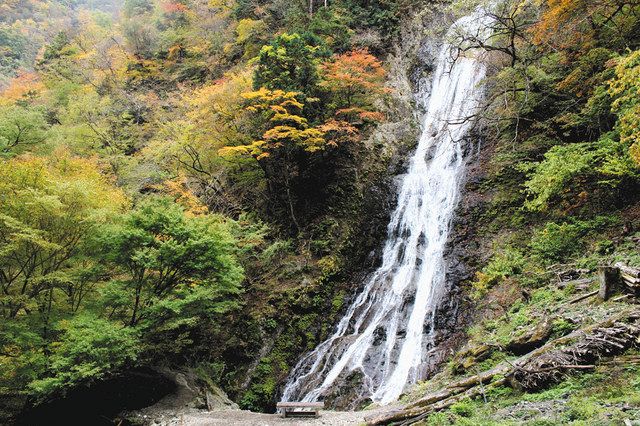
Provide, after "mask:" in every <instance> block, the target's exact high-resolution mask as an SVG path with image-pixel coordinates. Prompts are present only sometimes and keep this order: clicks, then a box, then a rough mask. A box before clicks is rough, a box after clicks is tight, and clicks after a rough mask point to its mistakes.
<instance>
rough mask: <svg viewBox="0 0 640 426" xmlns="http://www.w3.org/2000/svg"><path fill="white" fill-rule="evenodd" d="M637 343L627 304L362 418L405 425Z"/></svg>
mask: <svg viewBox="0 0 640 426" xmlns="http://www.w3.org/2000/svg"><path fill="white" fill-rule="evenodd" d="M639 342H640V310H637V309H631V310H627V311H624V312H622V313H620V314H618V315H615V316H612V317H610V318H608V319H606V320H604V321H601V322H599V323H597V324H594V325H592V326H589V327H586V328H582V329H580V330H576V331H574V332H572V333H570V334H568V335H566V336H564V337H560V338H558V339H555V340H552V341H550V342H548V343H546V344H545V345H544V346H542V347H540V348H538V349H535V350H533V351H531V352H530V353H528V354H526V355H524V356H522V357H520V358H518V359H517V360H515V361H512V362H504V363H501V364H499V365H498V366H496V367H495V368H493V369H491V370H488V371H485V372H482V373H480V374H477V375H474V376H471V377H466V378H464V379H461V380H458V381H456V382H452V383H450V384H449V385H448V386H446V387H445V388H444V389H441V390H439V391H437V392H434V393H430V394H428V395H426V396H424V397H422V398H421V399H419V400H417V401H415V402H413V403H411V404H409V405H408V406H406V407H404V408H402V409H399V410H395V411H391V412H386V413H382V414H379V415H377V416H374V417H370V418H367V425H370V426H373V425H409V424H413V423H415V422H418V421H420V420H422V419H424V418H426V417H427V416H429V414H431V413H433V412H435V411H439V410H443V409H445V408H448V407H450V406H451V405H453V404H455V403H456V402H458V401H461V400H464V399H467V398H475V397H480V396H483V395H485V394H486V392H487V391H489V390H490V389H491V388H494V387H497V386H502V385H507V386H511V387H514V388H520V389H525V390H540V389H543V388H544V387H546V386H549V385H551V384H553V383H556V382H558V381H559V380H561V379H562V378H563V377H564V375H566V374H569V373H571V372H574V371H579V370H585V369H592V368H594V367H595V364H596V363H597V362H598V361H599V360H600V358H604V357H608V356H612V355H616V354H620V353H622V352H624V351H625V350H627V349H629V348H631V347H634V346H638V344H639Z"/></svg>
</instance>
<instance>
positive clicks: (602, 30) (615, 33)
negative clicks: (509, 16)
mask: <svg viewBox="0 0 640 426" xmlns="http://www.w3.org/2000/svg"><path fill="white" fill-rule="evenodd" d="M544 5H545V9H544V12H543V13H542V16H541V18H540V21H539V22H538V24H536V25H535V27H534V28H533V30H532V31H533V36H534V37H533V40H534V42H535V43H537V44H540V45H549V46H551V47H553V48H558V49H570V50H572V51H575V52H584V51H587V50H589V49H592V48H594V47H596V44H597V41H598V40H601V39H606V40H607V42H608V43H609V44H618V43H622V44H625V43H626V41H625V39H626V38H627V37H626V35H627V34H628V33H629V32H630V31H634V28H635V25H634V22H635V20H634V19H630V18H631V17H633V16H634V15H635V14H637V13H638V12H639V11H640V10H639V8H640V0H545V1H544ZM612 47H613V46H612Z"/></svg>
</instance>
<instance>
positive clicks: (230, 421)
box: [148, 410, 377, 426]
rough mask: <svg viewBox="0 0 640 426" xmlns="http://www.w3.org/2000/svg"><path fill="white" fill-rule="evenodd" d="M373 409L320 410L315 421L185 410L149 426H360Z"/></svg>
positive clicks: (234, 411)
mask: <svg viewBox="0 0 640 426" xmlns="http://www.w3.org/2000/svg"><path fill="white" fill-rule="evenodd" d="M376 412H377V410H371V411H356V412H339V411H322V412H321V415H320V417H318V418H317V419H313V418H309V419H304V418H286V419H285V418H282V417H280V416H279V415H276V414H262V413H252V412H250V411H244V410H225V411H211V412H206V411H196V410H193V411H187V412H183V413H180V414H177V415H172V416H162V417H160V418H155V419H153V420H151V419H149V420H150V421H149V423H148V424H151V425H162V426H218V425H220V426H321V425H322V426H343V425H345V426H346V425H361V424H363V423H364V421H365V420H364V418H365V416H367V417H369V416H371V415H373V414H375V413H376Z"/></svg>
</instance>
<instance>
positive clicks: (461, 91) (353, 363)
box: [283, 12, 485, 404]
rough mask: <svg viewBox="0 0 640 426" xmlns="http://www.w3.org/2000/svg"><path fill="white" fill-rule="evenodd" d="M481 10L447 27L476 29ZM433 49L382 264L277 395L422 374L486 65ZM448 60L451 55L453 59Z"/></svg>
mask: <svg viewBox="0 0 640 426" xmlns="http://www.w3.org/2000/svg"><path fill="white" fill-rule="evenodd" d="M483 21H484V19H482V18H481V15H480V12H478V14H476V15H471V16H468V17H466V18H463V19H461V20H459V21H458V22H456V23H455V24H454V27H452V29H451V30H450V36H452V35H453V32H454V31H455V32H459V30H460V29H462V30H464V31H472V32H475V33H476V34H477V33H478V32H479V31H482V30H481V26H482V25H483ZM452 52H453V48H452V47H451V46H450V45H445V46H444V47H443V48H442V50H441V52H440V55H439V58H438V63H437V69H436V71H435V73H434V76H433V83H432V88H431V93H430V94H424V96H425V97H426V96H429V102H428V108H427V113H426V116H425V121H424V126H423V131H422V136H421V138H420V141H419V143H418V147H417V149H416V152H415V154H414V155H413V157H412V158H411V162H410V166H409V169H408V172H407V174H406V175H405V176H404V177H403V180H402V184H401V185H400V192H399V196H398V206H397V208H396V210H395V212H394V213H393V215H392V217H391V222H390V223H389V227H388V239H387V241H386V243H385V246H384V251H383V256H382V265H381V266H380V267H379V268H378V270H377V271H375V273H373V275H372V276H371V277H370V279H369V280H368V282H367V283H366V285H365V286H364V288H363V290H362V292H361V293H360V294H359V295H358V296H357V297H356V299H355V301H354V302H353V304H352V305H351V306H350V307H349V309H348V310H347V312H346V314H345V316H344V317H343V318H342V320H341V321H340V323H339V324H338V326H337V328H336V330H335V332H334V333H333V335H332V336H331V337H330V338H329V339H327V340H326V341H324V342H323V343H321V344H320V345H319V346H318V347H316V349H315V350H314V351H312V352H311V353H309V354H308V355H307V356H305V357H304V358H303V359H302V360H301V361H300V362H299V363H298V365H297V366H296V367H295V369H294V370H293V372H292V374H291V376H290V378H289V381H288V383H287V385H286V387H285V389H284V393H283V400H285V401H291V400H303V401H316V400H318V399H322V398H323V397H324V396H325V394H326V392H327V391H328V390H330V389H331V388H332V387H334V386H335V385H336V384H339V383H336V381H337V380H338V381H339V379H340V378H345V377H346V376H347V375H348V374H349V373H351V372H354V371H359V372H360V373H361V374H362V381H363V386H364V387H365V388H366V389H365V392H366V393H367V396H369V397H370V398H371V399H372V400H373V401H376V402H379V403H383V404H385V403H389V402H392V401H394V400H396V399H397V398H398V397H399V396H400V394H401V393H402V391H403V389H404V387H405V386H406V385H407V384H409V383H414V382H416V381H417V380H419V379H420V378H421V370H422V369H423V366H424V362H425V358H426V355H427V352H428V350H429V349H430V348H431V347H432V346H433V339H432V338H433V328H434V327H433V323H434V312H435V310H436V308H437V306H438V303H439V301H440V299H441V297H442V296H443V293H444V292H445V289H446V282H445V272H446V271H445V269H446V268H445V266H446V265H445V259H444V250H445V246H446V242H447V238H448V236H449V229H450V224H451V221H452V216H453V213H454V209H455V206H456V203H457V199H458V195H459V192H460V183H461V180H462V178H463V175H464V169H465V160H464V153H463V149H464V147H463V144H464V142H463V140H464V137H465V136H466V135H467V133H468V131H469V128H470V126H471V124H472V123H471V120H468V117H470V116H472V115H473V113H474V112H475V109H476V108H477V107H478V103H477V101H478V99H479V98H480V96H479V94H480V91H479V89H478V86H479V83H480V82H481V80H482V79H483V78H484V76H485V67H484V65H483V64H482V63H481V61H479V60H477V59H476V58H474V57H473V56H472V54H467V55H464V56H462V57H459V58H457V59H456V60H455V61H453V60H452V55H451V54H452ZM452 61H453V62H452Z"/></svg>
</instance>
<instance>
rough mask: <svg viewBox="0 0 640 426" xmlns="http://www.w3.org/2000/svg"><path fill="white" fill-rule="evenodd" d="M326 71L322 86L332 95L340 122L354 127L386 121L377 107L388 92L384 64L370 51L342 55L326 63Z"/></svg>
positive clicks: (324, 71)
mask: <svg viewBox="0 0 640 426" xmlns="http://www.w3.org/2000/svg"><path fill="white" fill-rule="evenodd" d="M322 71H323V77H324V79H323V81H322V83H321V86H322V87H324V88H325V89H327V90H328V91H329V93H330V98H331V107H333V109H334V110H335V114H336V118H341V119H345V120H346V121H349V122H350V123H352V124H360V123H363V122H366V121H380V120H382V119H383V118H384V116H383V115H382V114H380V113H379V112H376V111H375V108H374V107H373V103H374V101H375V99H376V98H377V97H378V96H380V95H382V94H384V93H386V92H387V90H386V89H385V88H384V86H383V83H384V79H385V75H386V72H385V70H384V68H382V64H381V63H380V61H378V60H377V59H376V57H375V56H373V55H371V54H370V53H369V52H368V51H367V50H366V49H362V50H354V51H351V52H348V53H344V54H342V55H338V56H336V57H335V58H334V59H333V60H332V61H330V62H326V63H324V64H323V65H322Z"/></svg>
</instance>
